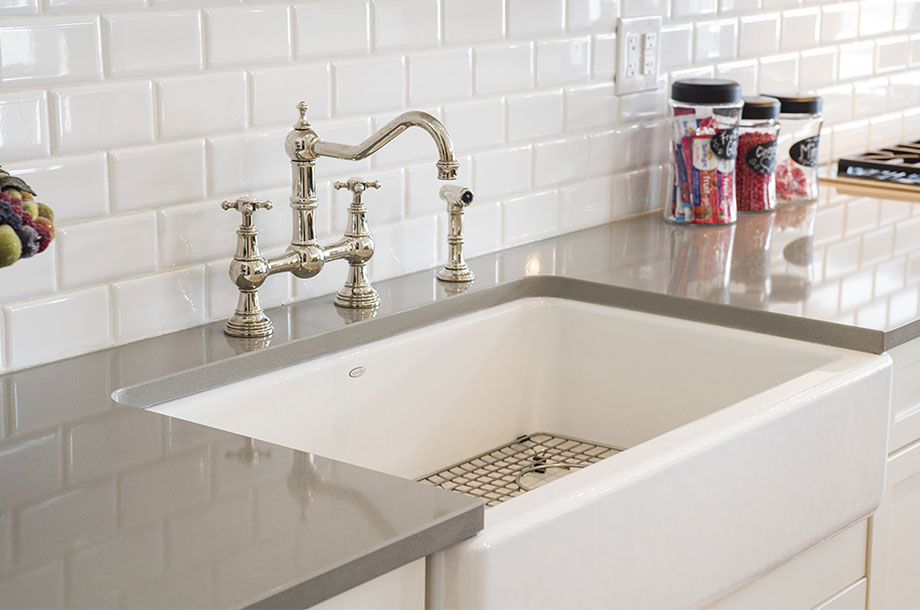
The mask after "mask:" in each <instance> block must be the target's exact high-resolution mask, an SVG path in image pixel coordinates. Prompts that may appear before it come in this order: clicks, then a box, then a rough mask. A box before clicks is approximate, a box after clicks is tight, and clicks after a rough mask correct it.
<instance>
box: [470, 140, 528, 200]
mask: <svg viewBox="0 0 920 610" xmlns="http://www.w3.org/2000/svg"><path fill="white" fill-rule="evenodd" d="M532 159H533V151H532V150H531V147H530V146H520V147H518V148H511V149H503V150H496V151H491V152H484V153H479V154H476V155H474V156H473V163H474V169H473V183H474V188H473V190H474V191H475V193H476V195H477V197H479V198H480V199H494V198H496V197H501V196H502V195H509V194H512V193H520V192H521V191H525V190H527V189H529V188H530V184H531V176H532V170H533V168H532Z"/></svg>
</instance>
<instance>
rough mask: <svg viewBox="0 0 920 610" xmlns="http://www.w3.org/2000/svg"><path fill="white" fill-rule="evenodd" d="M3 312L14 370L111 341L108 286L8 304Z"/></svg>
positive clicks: (8, 353) (7, 351)
mask: <svg viewBox="0 0 920 610" xmlns="http://www.w3.org/2000/svg"><path fill="white" fill-rule="evenodd" d="M42 254H46V252H43V253H42ZM3 313H4V321H5V325H4V332H5V334H6V348H7V350H6V353H7V356H8V365H9V366H10V367H13V368H23V367H27V366H31V365H33V364H38V363H40V362H48V361H50V360H54V359H56V358H63V357H66V356H73V355H75V354H81V353H84V352H89V351H92V350H94V349H99V348H101V347H105V346H106V345H108V344H109V343H111V341H112V335H111V331H110V329H109V289H108V287H107V286H97V287H95V288H88V289H86V290H80V291H77V292H66V293H61V294H59V295H55V296H52V297H48V298H45V299H40V300H37V301H26V302H24V303H17V304H13V305H7V306H6V307H4V308H3Z"/></svg>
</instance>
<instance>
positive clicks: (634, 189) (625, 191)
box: [611, 168, 667, 220]
mask: <svg viewBox="0 0 920 610" xmlns="http://www.w3.org/2000/svg"><path fill="white" fill-rule="evenodd" d="M666 190H667V189H666V188H663V186H662V172H660V171H659V168H645V169H637V170H633V171H631V172H628V173H626V174H617V175H616V176H615V177H614V184H613V211H612V216H611V218H612V219H613V220H617V219H620V218H627V217H629V216H635V215H636V214H642V213H644V212H649V211H651V210H655V209H657V208H660V207H662V205H663V203H664V201H665V192H666Z"/></svg>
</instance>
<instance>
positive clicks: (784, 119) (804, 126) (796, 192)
mask: <svg viewBox="0 0 920 610" xmlns="http://www.w3.org/2000/svg"><path fill="white" fill-rule="evenodd" d="M769 95H770V97H775V98H776V99H778V100H779V102H780V114H779V124H780V134H779V138H778V140H777V142H778V144H777V150H776V197H777V199H778V200H779V201H814V200H815V199H817V198H818V144H819V141H820V134H821V124H822V123H823V121H824V117H822V116H821V106H822V100H821V97H820V96H817V95H799V94H783V95H775V94H769Z"/></svg>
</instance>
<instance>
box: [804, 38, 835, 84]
mask: <svg viewBox="0 0 920 610" xmlns="http://www.w3.org/2000/svg"><path fill="white" fill-rule="evenodd" d="M836 75H837V47H824V48H821V49H811V50H809V51H802V56H801V58H800V59H799V89H814V88H816V87H823V86H825V85H831V84H833V83H834V81H835V80H836V78H835V77H836Z"/></svg>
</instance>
